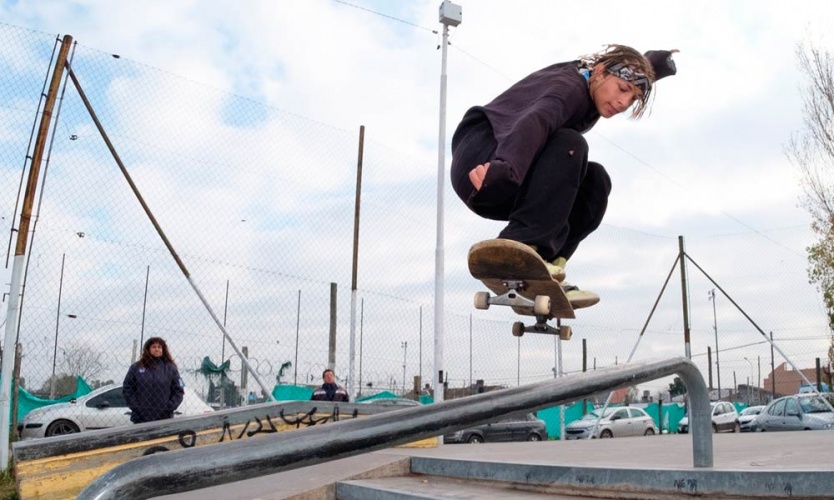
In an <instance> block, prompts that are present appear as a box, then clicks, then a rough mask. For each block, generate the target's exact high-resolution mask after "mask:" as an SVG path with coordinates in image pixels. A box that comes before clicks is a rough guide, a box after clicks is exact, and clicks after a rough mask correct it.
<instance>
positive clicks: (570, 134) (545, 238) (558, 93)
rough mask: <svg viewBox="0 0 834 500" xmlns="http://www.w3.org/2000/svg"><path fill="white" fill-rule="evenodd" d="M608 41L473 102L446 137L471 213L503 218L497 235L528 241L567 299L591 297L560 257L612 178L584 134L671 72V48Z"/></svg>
mask: <svg viewBox="0 0 834 500" xmlns="http://www.w3.org/2000/svg"><path fill="white" fill-rule="evenodd" d="M675 52H677V50H671V51H667V50H654V51H649V52H646V53H645V54H640V53H639V52H638V51H636V50H634V49H632V48H631V47H627V46H624V45H609V46H607V47H606V48H605V49H604V50H602V51H601V52H598V53H596V54H591V55H587V56H583V57H581V58H580V59H579V60H576V61H570V62H564V63H558V64H554V65H552V66H548V67H547V68H544V69H542V70H539V71H537V72H535V73H533V74H531V75H529V76H527V77H526V78H524V79H523V80H521V81H519V82H518V83H516V84H515V85H513V86H512V87H510V88H509V89H507V90H506V91H504V92H503V93H502V94H501V95H499V96H498V97H496V98H495V99H494V100H493V101H492V102H490V103H489V104H487V105H485V106H475V107H473V108H470V109H469V110H468V111H467V112H466V113H465V114H464V116H463V120H462V121H461V123H460V124H459V125H458V127H457V130H455V134H454V136H453V138H452V168H451V175H452V187H453V188H454V190H455V192H456V193H457V195H458V196H459V197H460V198H461V199H462V200H463V201H464V202H465V203H466V206H468V207H469V208H470V209H471V210H472V211H473V212H475V213H476V214H478V215H480V216H481V217H485V218H488V219H494V220H503V221H509V224H507V227H505V228H504V230H503V231H501V233H500V234H499V238H505V239H510V240H515V241H519V242H521V243H525V244H527V245H529V246H530V247H532V248H534V249H535V250H536V252H537V253H538V254H539V255H540V256H541V257H542V258H543V259H544V260H545V261H546V262H547V266H548V270H549V271H550V273H551V275H552V276H553V277H554V278H555V279H557V280H558V281H562V282H563V285H565V288H566V290H567V296H568V298H569V299H570V301H571V302H572V303H573V302H574V301H579V302H581V301H585V302H587V301H589V300H592V301H593V300H594V299H596V300H598V297H597V296H596V294H594V293H593V292H589V291H587V290H579V289H578V288H577V287H574V286H568V285H567V283H564V279H565V264H566V263H567V260H568V259H569V258H570V257H571V256H572V255H573V253H574V252H575V251H576V248H577V246H578V245H579V242H581V241H582V240H583V239H585V238H586V237H587V236H588V235H589V234H591V233H592V232H593V231H594V230H596V228H597V227H599V225H600V223H601V222H602V217H603V215H604V214H605V209H606V207H607V205H608V195H609V193H610V192H611V179H610V178H609V177H608V174H607V173H606V171H605V169H604V168H603V166H602V165H600V164H599V163H594V162H589V161H588V143H587V142H586V141H585V139H584V138H583V137H582V134H584V133H585V132H587V131H588V130H590V129H591V127H593V126H594V125H595V124H596V122H597V120H599V118H600V117H603V118H611V117H612V116H614V115H617V114H620V113H622V112H624V111H626V110H629V109H631V117H632V118H640V117H641V116H642V115H643V114H644V113H645V112H646V110H647V109H648V107H649V102H650V97H651V94H652V88H653V85H654V82H656V81H657V80H659V79H661V78H664V77H666V76H669V75H674V74H675V73H676V68H675V63H674V61H673V60H672V54H673V53H675Z"/></svg>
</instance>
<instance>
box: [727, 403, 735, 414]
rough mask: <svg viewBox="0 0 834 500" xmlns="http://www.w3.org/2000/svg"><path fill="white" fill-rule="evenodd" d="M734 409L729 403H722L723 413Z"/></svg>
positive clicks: (731, 411)
mask: <svg viewBox="0 0 834 500" xmlns="http://www.w3.org/2000/svg"><path fill="white" fill-rule="evenodd" d="M734 411H736V408H735V406H733V405H731V404H730V403H724V413H733V412H734Z"/></svg>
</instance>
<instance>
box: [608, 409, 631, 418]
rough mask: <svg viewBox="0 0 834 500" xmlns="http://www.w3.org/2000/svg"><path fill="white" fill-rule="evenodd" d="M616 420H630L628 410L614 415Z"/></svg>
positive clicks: (618, 411) (619, 411)
mask: <svg viewBox="0 0 834 500" xmlns="http://www.w3.org/2000/svg"><path fill="white" fill-rule="evenodd" d="M614 418H628V410H617V413H615V414H614V416H613V417H612V420H613V419H614Z"/></svg>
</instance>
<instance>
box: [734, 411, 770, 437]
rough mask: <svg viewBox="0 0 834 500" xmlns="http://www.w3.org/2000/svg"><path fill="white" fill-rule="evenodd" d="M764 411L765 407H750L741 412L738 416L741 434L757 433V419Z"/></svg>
mask: <svg viewBox="0 0 834 500" xmlns="http://www.w3.org/2000/svg"><path fill="white" fill-rule="evenodd" d="M762 410H764V405H759V406H748V407H747V408H745V409H743V410H741V413H739V414H738V425H739V427H740V429H741V432H755V431H756V427H757V424H756V417H757V416H758V415H759V413H761V412H762Z"/></svg>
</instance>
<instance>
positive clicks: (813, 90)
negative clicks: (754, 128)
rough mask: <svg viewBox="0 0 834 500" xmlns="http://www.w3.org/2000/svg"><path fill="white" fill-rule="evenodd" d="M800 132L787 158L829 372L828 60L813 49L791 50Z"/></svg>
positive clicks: (833, 120)
mask: <svg viewBox="0 0 834 500" xmlns="http://www.w3.org/2000/svg"><path fill="white" fill-rule="evenodd" d="M796 55H797V59H798V63H799V64H798V65H799V70H800V72H801V73H802V74H803V75H804V84H803V87H802V89H801V94H802V116H803V127H802V129H801V130H800V131H799V132H796V133H794V134H793V136H792V137H791V141H790V143H789V145H788V147H787V148H786V152H787V155H788V158H790V160H791V162H792V163H793V164H794V165H796V166H797V167H798V168H799V171H800V174H801V184H802V197H801V199H800V203H801V205H802V206H803V207H804V208H805V209H806V210H807V211H808V213H809V214H810V215H811V229H812V230H813V232H814V233H815V234H816V236H817V242H816V243H814V244H813V245H811V246H810V247H808V249H807V250H808V278H809V281H810V282H811V283H812V284H814V285H816V287H817V289H818V290H819V291H820V293H821V294H822V297H823V302H824V304H825V308H826V314H827V316H828V318H827V319H828V327H829V334H830V335H831V339H830V344H829V348H828V361H829V366H833V365H834V58H833V57H832V55H831V53H830V52H829V51H827V50H823V49H820V48H819V47H817V46H815V45H814V44H813V43H810V42H809V43H802V44H799V45H798V46H797V49H796Z"/></svg>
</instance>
